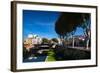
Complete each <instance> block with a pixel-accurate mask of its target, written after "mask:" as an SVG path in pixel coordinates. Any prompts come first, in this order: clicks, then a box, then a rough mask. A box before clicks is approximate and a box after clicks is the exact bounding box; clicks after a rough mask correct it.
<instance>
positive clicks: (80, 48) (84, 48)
mask: <svg viewBox="0 0 100 73" xmlns="http://www.w3.org/2000/svg"><path fill="white" fill-rule="evenodd" d="M68 48H73V49H79V50H84V51H90V50H91V48H90V47H89V48H88V49H86V47H76V46H75V47H72V46H69V47H68Z"/></svg>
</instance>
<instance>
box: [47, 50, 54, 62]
mask: <svg viewBox="0 0 100 73" xmlns="http://www.w3.org/2000/svg"><path fill="white" fill-rule="evenodd" d="M54 55H55V53H54V52H53V50H51V49H50V50H49V51H48V55H47V58H46V62H48V61H56V59H55V57H54Z"/></svg>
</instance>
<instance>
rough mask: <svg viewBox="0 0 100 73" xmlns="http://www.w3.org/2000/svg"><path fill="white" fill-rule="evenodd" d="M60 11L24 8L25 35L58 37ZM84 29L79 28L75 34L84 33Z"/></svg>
mask: <svg viewBox="0 0 100 73" xmlns="http://www.w3.org/2000/svg"><path fill="white" fill-rule="evenodd" d="M59 16H60V12H51V11H32V10H23V35H24V38H26V37H27V36H28V34H37V35H39V36H40V37H45V38H56V37H58V36H57V34H56V32H55V22H56V21H57V19H58V18H59ZM82 31H83V30H82V29H81V28H77V30H76V32H75V35H83V32H82Z"/></svg>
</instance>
